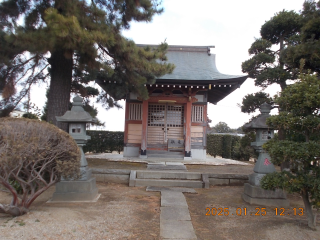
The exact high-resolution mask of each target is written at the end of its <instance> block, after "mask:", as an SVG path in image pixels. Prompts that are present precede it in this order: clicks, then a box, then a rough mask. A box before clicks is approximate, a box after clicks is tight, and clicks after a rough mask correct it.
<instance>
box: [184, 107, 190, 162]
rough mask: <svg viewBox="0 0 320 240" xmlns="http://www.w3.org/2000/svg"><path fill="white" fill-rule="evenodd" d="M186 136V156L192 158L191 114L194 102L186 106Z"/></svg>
mask: <svg viewBox="0 0 320 240" xmlns="http://www.w3.org/2000/svg"><path fill="white" fill-rule="evenodd" d="M185 112H186V115H185V116H186V126H185V128H186V130H185V131H186V136H185V143H184V144H185V147H184V151H185V153H184V156H185V157H191V112H192V102H191V101H188V102H187V104H186V109H185Z"/></svg>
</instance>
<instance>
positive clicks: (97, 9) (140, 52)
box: [0, 0, 173, 130]
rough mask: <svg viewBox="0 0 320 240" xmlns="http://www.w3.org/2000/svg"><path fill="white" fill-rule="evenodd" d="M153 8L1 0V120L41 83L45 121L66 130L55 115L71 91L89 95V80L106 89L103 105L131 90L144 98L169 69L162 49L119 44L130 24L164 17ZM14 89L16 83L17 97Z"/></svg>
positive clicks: (151, 0) (121, 1)
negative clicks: (45, 88)
mask: <svg viewBox="0 0 320 240" xmlns="http://www.w3.org/2000/svg"><path fill="white" fill-rule="evenodd" d="M158 5H159V4H158V1H157V0H135V1H134V0H92V1H84V0H69V1H64V0H55V1H53V0H43V1H37V0H33V1H31V0H7V1H3V2H1V3H0V19H1V23H0V90H2V96H3V100H2V101H1V106H0V107H1V108H3V109H5V110H4V111H2V115H6V114H7V112H10V111H11V110H12V109H13V108H14V107H15V106H17V104H18V103H19V102H20V101H21V100H22V99H23V98H24V97H25V96H26V94H27V93H28V90H29V88H30V86H31V85H32V84H34V83H37V82H39V81H50V88H49V94H48V112H47V121H48V122H52V123H54V124H55V125H57V126H59V127H60V128H62V129H65V130H66V124H62V123H58V122H57V121H56V119H55V116H61V115H63V114H64V113H65V112H66V111H67V110H68V106H69V101H70V93H71V92H77V93H81V95H82V96H87V94H88V91H90V89H88V88H87V84H88V83H89V82H91V81H93V80H96V81H98V82H100V83H101V84H102V83H104V82H106V83H109V82H110V83H111V84H106V85H105V86H104V91H102V92H100V93H99V96H98V98H99V99H100V101H102V102H103V103H105V104H107V106H113V105H114V101H116V100H119V99H122V98H124V97H125V96H126V94H127V93H128V92H130V91H133V92H136V93H138V94H139V95H140V97H141V98H143V99H146V98H147V97H148V93H147V91H146V89H145V87H144V85H145V84H146V83H148V84H152V83H153V82H154V81H155V77H157V76H161V75H163V74H166V73H168V72H171V71H172V70H173V66H172V65H171V64H167V63H165V62H164V61H163V60H166V57H165V53H166V49H167V44H166V43H162V44H160V46H159V48H157V49H149V48H146V49H142V48H139V47H137V46H136V45H135V43H134V42H133V41H131V40H128V39H126V38H124V37H123V36H122V35H121V30H122V29H128V28H129V27H130V25H129V23H130V21H151V20H152V16H153V15H155V14H159V13H161V12H162V11H163V10H162V9H161V8H159V7H158ZM18 20H19V21H18ZM21 21H23V23H22V24H21V25H19V23H20V22H21ZM17 84H21V85H22V90H20V91H19V92H16V91H17V89H16V86H17ZM91 90H92V89H91ZM95 94H98V93H97V92H96V93H95Z"/></svg>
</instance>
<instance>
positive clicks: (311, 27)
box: [284, 1, 320, 74]
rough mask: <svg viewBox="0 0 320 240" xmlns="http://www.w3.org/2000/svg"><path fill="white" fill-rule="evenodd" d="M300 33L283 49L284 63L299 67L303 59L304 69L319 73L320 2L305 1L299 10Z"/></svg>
mask: <svg viewBox="0 0 320 240" xmlns="http://www.w3.org/2000/svg"><path fill="white" fill-rule="evenodd" d="M301 16H302V23H303V26H302V28H301V33H300V35H299V38H298V39H297V41H296V42H295V43H294V44H291V45H290V46H288V48H287V49H286V51H285V55H284V56H285V61H286V63H288V64H290V65H292V66H295V67H296V68H299V67H300V60H301V59H305V69H306V70H307V69H310V70H312V71H314V72H317V73H318V74H319V73H320V42H319V38H320V28H319V26H320V25H319V24H320V3H319V1H318V2H315V1H305V2H304V3H303V10H302V11H301Z"/></svg>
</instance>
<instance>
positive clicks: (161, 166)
mask: <svg viewBox="0 0 320 240" xmlns="http://www.w3.org/2000/svg"><path fill="white" fill-rule="evenodd" d="M147 169H148V170H181V171H187V168H186V166H185V165H184V164H183V163H179V162H157V163H148V165H147Z"/></svg>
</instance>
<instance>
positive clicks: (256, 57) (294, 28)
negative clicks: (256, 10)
mask: <svg viewBox="0 0 320 240" xmlns="http://www.w3.org/2000/svg"><path fill="white" fill-rule="evenodd" d="M301 27H302V17H301V16H300V15H299V14H298V13H295V12H294V11H286V10H283V11H282V12H279V13H277V14H275V16H273V17H272V18H271V19H270V20H269V21H266V22H265V24H263V25H262V27H261V30H260V35H261V38H258V39H256V40H255V41H254V42H253V43H252V45H251V47H250V49H249V51H248V52H249V55H250V56H251V58H250V59H248V60H247V61H245V62H243V63H242V72H244V73H247V74H248V76H249V77H250V78H253V79H255V85H256V86H259V87H262V88H263V89H264V88H267V87H268V86H270V85H272V84H274V83H276V84H279V85H280V87H281V90H283V89H285V88H286V86H287V81H288V80H295V79H296V78H297V75H298V68H297V67H296V66H293V65H289V64H285V61H284V59H285V58H284V53H285V52H286V51H287V50H286V48H287V46H288V45H289V44H292V43H293V42H294V41H293V40H292V39H293V38H296V36H297V35H298V34H299V32H300V28H301ZM263 102H267V103H271V102H272V98H271V97H270V96H269V95H268V94H266V93H263V92H259V93H255V94H249V95H247V96H245V98H244V99H243V102H242V106H241V111H242V112H246V113H252V112H254V111H255V110H256V109H257V108H259V107H260V105H261V104H262V103H263Z"/></svg>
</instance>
